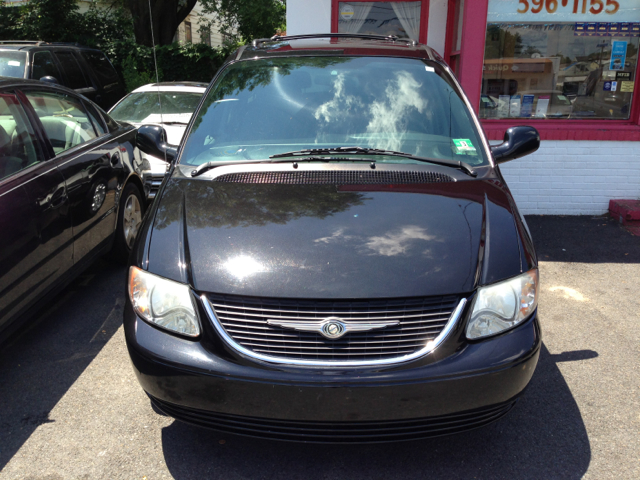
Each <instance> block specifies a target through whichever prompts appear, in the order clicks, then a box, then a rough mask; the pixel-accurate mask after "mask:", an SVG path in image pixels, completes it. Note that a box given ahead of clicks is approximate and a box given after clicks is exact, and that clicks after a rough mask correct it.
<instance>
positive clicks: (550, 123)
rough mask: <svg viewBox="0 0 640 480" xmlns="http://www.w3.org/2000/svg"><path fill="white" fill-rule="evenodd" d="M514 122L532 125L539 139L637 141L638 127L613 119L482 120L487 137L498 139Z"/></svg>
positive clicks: (639, 134) (502, 136) (639, 135)
mask: <svg viewBox="0 0 640 480" xmlns="http://www.w3.org/2000/svg"><path fill="white" fill-rule="evenodd" d="M634 103H636V104H637V102H636V100H634ZM516 125H531V126H532V127H535V128H536V129H537V130H538V132H540V138H541V139H542V140H609V141H640V126H638V125H636V124H632V123H629V122H620V121H615V120H614V121H612V120H527V119H526V118H514V119H505V120H482V127H483V128H484V131H485V133H486V134H487V138H488V139H489V140H502V139H503V138H504V132H505V131H506V130H507V128H509V127H513V126H516Z"/></svg>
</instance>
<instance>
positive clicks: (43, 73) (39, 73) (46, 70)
mask: <svg viewBox="0 0 640 480" xmlns="http://www.w3.org/2000/svg"><path fill="white" fill-rule="evenodd" d="M42 77H54V78H55V79H56V80H58V81H59V82H60V81H62V79H61V78H60V71H59V70H58V66H57V65H56V62H55V60H54V59H53V55H51V52H46V51H45V52H36V53H34V54H33V66H32V67H31V78H34V79H36V80H40V79H41V78H42Z"/></svg>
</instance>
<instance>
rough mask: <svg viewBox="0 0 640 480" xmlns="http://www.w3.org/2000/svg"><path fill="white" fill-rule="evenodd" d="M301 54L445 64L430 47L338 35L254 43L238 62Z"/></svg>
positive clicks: (407, 41) (402, 40)
mask: <svg viewBox="0 0 640 480" xmlns="http://www.w3.org/2000/svg"><path fill="white" fill-rule="evenodd" d="M302 55H304V56H307V55H332V56H333V55H345V56H350V55H356V56H363V55H371V56H393V57H411V58H425V59H429V60H438V61H442V59H441V58H440V55H439V54H438V53H437V52H436V51H435V50H433V49H432V48H431V47H428V46H426V45H423V44H420V43H418V42H415V41H414V40H411V39H408V38H398V37H384V36H381V35H359V34H355V35H353V34H335V33H333V34H329V33H325V34H312V35H293V36H275V37H272V38H269V39H258V40H254V41H253V43H252V45H247V46H245V47H240V49H239V50H238V51H237V55H236V56H235V57H236V58H235V59H236V60H241V59H242V60H244V59H250V58H268V57H273V56H302Z"/></svg>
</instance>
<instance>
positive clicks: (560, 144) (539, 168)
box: [491, 140, 640, 215]
mask: <svg viewBox="0 0 640 480" xmlns="http://www.w3.org/2000/svg"><path fill="white" fill-rule="evenodd" d="M491 143H496V142H491ZM497 143H499V142H497ZM500 170H501V171H502V174H503V175H504V177H505V179H506V181H507V184H508V185H509V188H510V189H511V192H512V193H513V196H514V197H515V199H516V203H517V204H518V208H519V209H520V211H521V212H522V213H523V214H564V215H601V214H604V213H606V212H607V211H608V209H609V200H610V199H612V198H626V199H639V198H640V142H605V141H602V142H593V141H552V140H547V141H543V142H542V144H541V145H540V149H539V150H538V151H537V152H536V153H534V154H532V155H529V156H528V157H524V158H520V159H518V160H513V161H511V162H508V163H505V164H504V165H501V166H500Z"/></svg>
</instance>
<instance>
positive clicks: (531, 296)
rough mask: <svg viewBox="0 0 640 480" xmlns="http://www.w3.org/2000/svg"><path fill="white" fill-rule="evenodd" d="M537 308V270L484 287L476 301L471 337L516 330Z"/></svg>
mask: <svg viewBox="0 0 640 480" xmlns="http://www.w3.org/2000/svg"><path fill="white" fill-rule="evenodd" d="M537 306H538V269H537V268H534V269H533V270H529V271H528V272H527V273H525V274H522V275H520V276H517V277H515V278H512V279H511V280H507V281H506V282H501V283H498V284H496V285H491V286H488V287H482V288H480V289H478V294H477V295H476V298H475V301H474V302H473V308H472V310H471V318H470V319H469V324H468V325H467V338H469V339H471V340H473V339H477V338H482V337H489V336H491V335H496V334H498V333H500V332H502V331H504V330H507V329H509V328H512V327H515V326H516V325H518V324H519V323H520V322H522V321H523V320H525V319H526V318H528V317H529V315H531V314H532V313H533V311H534V310H535V309H536V307H537Z"/></svg>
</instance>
